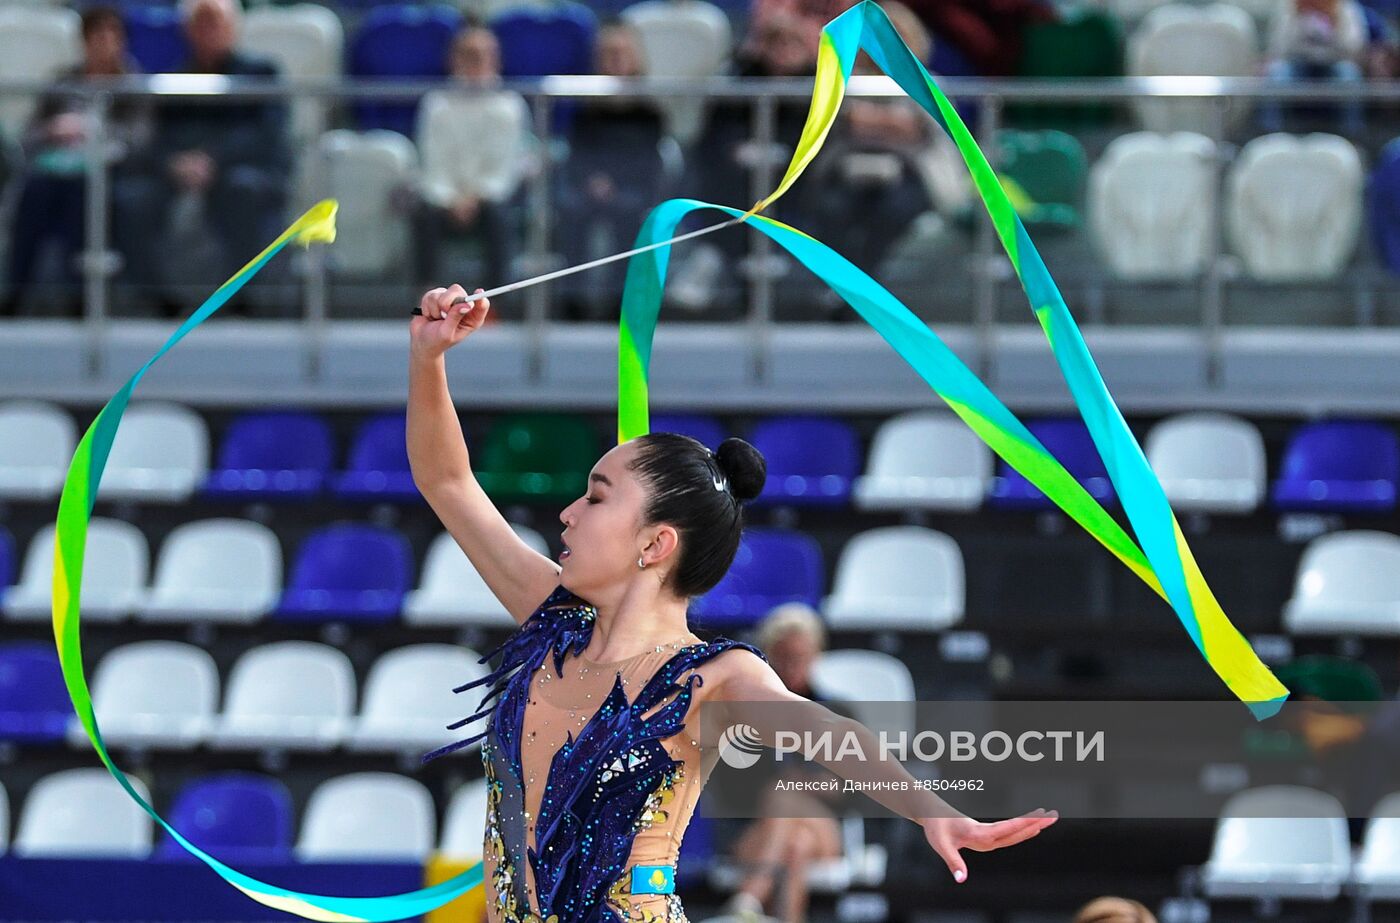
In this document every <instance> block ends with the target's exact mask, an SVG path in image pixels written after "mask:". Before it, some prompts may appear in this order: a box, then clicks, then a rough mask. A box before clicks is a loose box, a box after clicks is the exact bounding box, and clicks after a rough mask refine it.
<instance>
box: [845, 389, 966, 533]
mask: <svg viewBox="0 0 1400 923" xmlns="http://www.w3.org/2000/svg"><path fill="white" fill-rule="evenodd" d="M991 481H992V451H991V449H989V448H987V444H986V443H985V442H983V441H982V440H981V439H979V438H978V436H977V434H976V433H974V432H973V431H972V430H971V428H970V427H968V425H967V424H966V423H964V422H963V421H962V420H960V419H959V418H957V417H956V416H954V415H953V414H951V413H937V412H929V411H913V412H910V413H902V414H900V415H899V416H897V417H895V418H893V419H891V420H888V421H886V422H885V423H884V424H883V425H881V427H880V429H879V430H878V431H877V432H876V433H875V438H874V440H873V442H872V443H871V446H870V458H869V460H868V461H867V462H866V468H865V473H864V474H863V475H861V476H860V477H858V478H856V481H855V484H854V485H852V491H853V493H852V502H853V503H854V504H855V506H856V508H857V509H860V510H906V509H924V510H975V509H977V508H978V507H980V506H981V505H982V499H983V498H984V497H985V496H986V495H987V489H988V487H989V486H990V485H991Z"/></svg>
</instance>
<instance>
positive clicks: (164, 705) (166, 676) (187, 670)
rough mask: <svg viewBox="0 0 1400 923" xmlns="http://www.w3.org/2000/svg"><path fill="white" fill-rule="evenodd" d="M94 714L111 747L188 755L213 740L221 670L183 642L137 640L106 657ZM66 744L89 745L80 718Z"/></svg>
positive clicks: (97, 683) (72, 720) (98, 676)
mask: <svg viewBox="0 0 1400 923" xmlns="http://www.w3.org/2000/svg"><path fill="white" fill-rule="evenodd" d="M92 701H93V709H94V710H95V711H96V713H97V724H98V726H99V727H100V728H101V729H102V739H103V740H104V741H105V742H106V743H107V744H109V745H117V746H123V745H124V746H132V747H152V746H154V747H168V748H171V749H181V750H188V749H191V748H193V747H196V746H198V745H199V744H200V743H202V742H203V741H204V740H205V738H206V737H208V735H209V730H210V728H211V727H212V726H213V722H214V713H215V712H216V711H217V710H218V707H219V668H218V667H217V666H215V664H214V658H212V657H210V656H209V654H208V652H206V651H204V650H202V649H201V648H198V647H195V646H194V645H193V644H183V643H181V642H179V641H137V642H134V643H132V644H126V645H123V646H121V647H119V648H116V649H115V650H113V651H111V652H110V653H108V654H107V656H106V657H103V658H102V662H101V663H99V664H98V666H97V672H96V674H95V675H94V677H93V683H92ZM68 739H69V741H70V742H72V743H73V744H74V745H75V746H89V744H88V743H87V740H88V737H87V733H86V732H85V731H84V730H83V726H82V724H81V723H80V722H79V721H78V717H77V716H76V715H74V716H73V717H71V718H70V719H69V725H68Z"/></svg>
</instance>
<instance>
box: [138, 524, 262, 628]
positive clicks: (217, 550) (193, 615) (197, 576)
mask: <svg viewBox="0 0 1400 923" xmlns="http://www.w3.org/2000/svg"><path fill="white" fill-rule="evenodd" d="M281 592H282V546H281V545H280V544H278V542H277V536H275V535H273V534H272V530H270V529H268V528H267V527H266V526H264V525H260V524H258V523H255V522H244V521H242V520H239V519H206V520H203V521H200V522H191V523H186V524H185V525H182V526H178V527H176V529H175V530H174V531H173V532H171V533H170V535H169V537H167V538H166V540H165V545H164V547H162V548H161V552H160V558H159V559H158V560H157V562H156V579H155V584H154V586H152V587H151V591H150V593H149V594H148V595H147V596H146V600H145V602H144V603H142V605H141V607H140V609H138V610H137V613H136V617H137V618H138V619H139V620H142V621H148V622H220V623H227V624H241V625H246V624H250V623H252V622H256V621H258V620H259V619H261V618H262V617H263V616H265V615H266V614H267V613H268V612H270V611H272V609H273V608H274V607H275V606H276V605H277V599H278V597H279V596H280V595H281Z"/></svg>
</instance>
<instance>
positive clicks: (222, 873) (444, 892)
mask: <svg viewBox="0 0 1400 923" xmlns="http://www.w3.org/2000/svg"><path fill="white" fill-rule="evenodd" d="M336 208H337V203H336V202H335V201H333V200H326V201H324V202H321V203H319V204H317V205H316V206H314V207H313V208H311V209H310V210H309V211H308V212H307V213H306V214H304V215H302V216H301V217H300V218H298V219H297V220H296V221H295V222H294V223H293V224H292V225H291V227H289V228H287V230H285V231H283V232H282V234H281V235H280V236H279V237H278V238H277V239H276V240H275V241H273V242H272V243H271V244H269V245H268V246H267V248H266V249H265V250H263V252H262V253H259V254H258V255H257V256H256V257H254V258H253V260H252V261H251V262H249V263H248V264H247V265H246V266H244V267H243V268H242V269H240V270H239V271H238V272H236V273H234V275H233V276H232V278H230V279H229V280H228V281H227V282H225V283H224V284H223V285H221V286H219V288H218V289H217V290H216V291H215V292H214V294H213V295H211V296H210V297H209V299H208V300H207V301H205V302H204V304H202V305H200V307H199V308H198V310H196V311H195V312H194V313H193V314H192V315H191V316H190V317H189V319H188V320H186V321H185V322H184V323H183V324H181V325H180V327H179V328H178V329H177V330H176V331H175V332H174V333H173V334H172V335H171V337H170V339H169V340H167V341H166V343H165V345H164V346H162V347H161V348H160V349H159V350H158V351H157V352H156V354H155V355H154V356H152V357H151V358H150V359H149V360H147V362H146V364H145V365H143V366H141V368H140V369H138V370H137V372H136V374H134V375H132V376H131V378H130V379H129V380H128V381H127V383H126V384H125V385H123V386H122V387H121V389H120V390H119V391H117V393H116V395H114V396H113V397H112V399H111V400H110V401H108V402H107V404H106V406H104V407H103V408H102V410H101V412H100V413H98V415H97V419H96V420H94V421H93V424H92V425H91V426H90V427H88V430H87V432H86V433H84V434H83V438H82V441H81V442H79V443H78V447H77V450H76V451H75V452H74V454H73V461H72V463H71V464H70V465H69V467H68V477H67V479H66V480H65V481H64V484H63V494H62V496H61V497H60V498H59V501H58V522H57V525H56V527H55V537H54V568H53V631H54V641H55V643H56V644H57V645H58V662H59V666H60V667H61V668H62V671H63V682H64V683H65V684H66V685H67V687H68V695H69V697H70V698H72V700H73V709H74V711H75V712H76V713H77V715H78V720H79V721H80V722H81V723H82V725H83V729H84V730H85V731H86V732H87V736H88V739H89V740H90V741H92V746H93V749H94V750H96V751H97V755H98V756H99V757H100V758H101V760H102V763H103V765H105V766H106V767H107V771H108V772H110V773H111V774H112V777H113V778H115V779H116V780H117V782H118V784H120V785H121V787H122V788H124V789H126V793H127V794H128V795H130V796H131V797H132V798H133V799H134V800H135V801H136V803H137V804H139V805H140V806H141V807H142V808H143V809H144V810H145V811H146V813H147V814H149V815H151V817H152V819H154V820H155V822H156V823H157V824H159V825H160V826H161V827H164V828H165V830H166V832H168V833H169V834H170V835H171V837H173V838H174V839H175V841H176V842H177V843H179V844H180V845H181V846H183V847H184V848H185V849H186V850H187V851H189V852H190V853H191V854H193V855H194V856H196V857H198V858H199V859H201V860H202V861H203V862H204V863H205V864H206V865H208V866H209V867H210V868H211V869H213V870H214V871H215V872H216V873H217V874H218V875H219V877H221V878H223V879H224V881H227V882H228V883H229V884H231V885H233V886H234V887H235V888H237V889H238V890H240V891H242V892H243V893H244V894H246V895H248V896H249V897H250V898H252V899H253V900H255V901H257V902H258V903H260V904H264V905H266V906H268V907H273V908H275V909H278V910H285V911H287V912H288V913H292V914H296V915H297V916H300V917H304V918H306V919H308V920H327V921H364V923H370V921H388V920H401V919H403V918H404V917H412V916H418V915H419V914H423V913H426V912H428V911H429V910H432V909H434V908H435V907H441V906H442V905H443V904H446V903H447V902H448V901H451V900H453V899H455V898H457V897H459V896H461V895H462V894H465V893H466V892H468V891H470V890H472V889H473V888H476V887H478V886H479V885H480V884H481V880H482V867H481V863H477V864H476V865H474V866H472V867H471V868H469V869H467V870H466V871H464V872H462V873H461V874H460V875H457V876H456V877H454V878H452V879H450V880H448V881H444V882H442V883H441V884H438V885H435V886H433V887H431V888H424V889H421V890H418V891H411V892H407V893H404V894H393V895H389V896H387V897H335V896H331V895H324V894H305V893H302V892H299V891H289V890H287V889H286V888H281V887H278V886H277V885H272V884H268V883H267V882H265V881H258V880H257V879H256V878H250V877H249V876H247V875H244V874H243V873H242V872H239V871H238V870H236V869H232V868H229V867H228V866H227V865H224V864H223V863H222V862H220V861H219V860H218V859H215V858H214V857H213V856H211V855H209V854H208V853H207V852H205V851H204V850H202V849H200V848H199V847H198V846H196V845H194V844H193V843H191V842H190V841H189V840H187V839H185V837H184V836H182V835H181V834H180V832H179V831H178V830H176V829H175V828H173V827H171V826H170V824H168V823H166V821H165V819H164V818H163V817H161V816H160V815H159V814H158V813H156V810H155V808H153V807H151V805H150V803H149V802H147V801H146V799H145V798H143V797H142V796H141V794H140V793H139V792H137V791H136V789H135V788H133V787H132V785H131V782H130V780H129V779H128V778H127V776H126V774H125V773H123V772H122V771H121V770H120V769H118V768H117V766H116V764H115V763H113V762H112V757H111V755H110V754H109V753H108V752H107V747H106V745H105V744H104V743H103V741H102V732H101V729H100V728H98V726H97V716H96V715H95V713H94V711H93V707H92V696H91V694H90V693H89V691H88V684H87V676H86V675H85V673H84V672H83V653H82V647H81V643H80V640H79V624H78V610H79V603H80V601H81V592H82V584H83V555H84V551H85V549H86V544H87V532H88V523H89V521H90V520H91V518H92V509H93V504H94V502H95V501H96V498H97V488H98V485H99V484H100V483H101V481H102V471H103V469H104V468H105V467H106V464H107V457H108V454H109V453H110V452H111V449H112V440H113V439H114V438H115V437H116V434H117V426H118V425H119V424H120V423H121V418H122V414H123V413H124V412H125V411H126V407H127V404H128V402H129V401H130V400H131V394H132V392H133V391H134V390H135V388H136V385H137V383H139V382H140V381H141V378H142V377H143V376H144V375H145V374H146V370H147V369H149V368H150V367H151V366H152V365H154V364H155V362H156V360H157V359H159V358H160V357H161V356H163V355H165V354H166V353H167V352H169V351H170V350H171V349H172V348H173V347H174V346H175V344H176V343H178V342H180V340H182V339H183V338H184V337H185V334H187V333H189V332H190V331H191V330H193V329H194V328H195V327H198V326H199V325H200V324H202V323H204V321H206V320H208V319H209V318H210V317H211V316H213V314H214V312H216V311H218V310H219V308H221V307H223V306H224V304H225V303H226V302H227V301H228V300H229V298H231V297H233V295H234V294H235V293H236V292H237V291H238V290H239V289H241V288H242V287H243V286H244V284H246V283H247V281H248V280H249V279H251V278H252V277H253V276H255V275H257V273H258V271H259V270H261V269H262V268H263V266H264V265H266V264H267V261H268V260H270V259H272V258H273V257H274V256H276V255H277V253H278V251H280V250H281V249H282V248H283V247H285V246H286V245H287V244H289V243H297V244H300V245H302V246H307V245H309V244H311V243H314V242H322V243H330V242H331V241H333V240H335V213H336Z"/></svg>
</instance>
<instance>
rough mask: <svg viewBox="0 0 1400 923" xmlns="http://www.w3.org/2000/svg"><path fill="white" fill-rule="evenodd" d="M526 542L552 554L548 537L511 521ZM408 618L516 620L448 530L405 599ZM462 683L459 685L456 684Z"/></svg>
mask: <svg viewBox="0 0 1400 923" xmlns="http://www.w3.org/2000/svg"><path fill="white" fill-rule="evenodd" d="M511 528H513V529H514V530H515V534H516V535H519V536H520V537H521V538H522V539H523V540H524V541H525V544H527V545H529V546H530V547H531V548H533V549H535V550H536V551H538V552H539V553H540V554H542V555H544V556H545V557H549V546H548V545H547V544H546V543H545V540H544V536H542V535H540V534H539V533H538V532H536V531H535V530H534V529H531V528H529V527H528V526H522V525H517V524H515V523H512V524H511ZM403 617H404V621H405V622H407V623H408V624H410V625H459V626H461V625H483V626H488V627H493V628H511V627H513V626H514V625H515V620H514V619H513V618H511V615H510V613H509V612H507V611H506V610H505V607H504V606H502V605H501V601H500V600H499V599H497V598H496V594H495V593H492V592H491V588H490V587H488V586H487V585H486V581H485V580H483V579H481V575H480V574H478V573H477V572H476V568H475V567H472V562H471V560H470V559H469V558H468V557H467V556H466V553H465V552H463V551H462V548H461V546H460V545H458V544H457V543H456V542H455V541H454V540H453V538H452V536H451V535H449V534H448V533H446V532H443V533H442V534H441V535H439V536H438V537H437V538H435V539H433V544H432V545H431V546H430V547H429V548H428V556H427V560H426V561H425V562H424V564H423V577H422V581H421V583H420V584H419V586H418V589H416V590H411V591H409V593H408V595H407V596H406V597H405V598H404V606H403ZM454 685H459V684H454Z"/></svg>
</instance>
